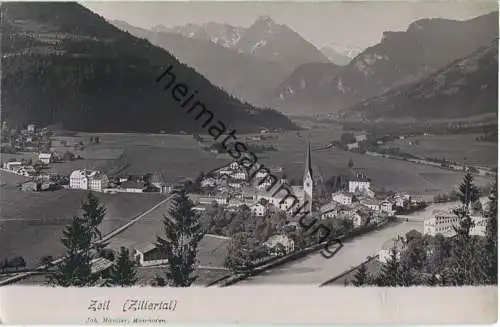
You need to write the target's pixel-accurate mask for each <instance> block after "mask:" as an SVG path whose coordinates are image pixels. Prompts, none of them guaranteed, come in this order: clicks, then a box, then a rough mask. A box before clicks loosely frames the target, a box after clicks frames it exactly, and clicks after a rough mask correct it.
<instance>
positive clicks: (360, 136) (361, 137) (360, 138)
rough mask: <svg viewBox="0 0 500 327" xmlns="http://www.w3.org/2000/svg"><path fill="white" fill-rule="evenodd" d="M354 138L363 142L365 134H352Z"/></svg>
mask: <svg viewBox="0 0 500 327" xmlns="http://www.w3.org/2000/svg"><path fill="white" fill-rule="evenodd" d="M354 137H355V138H356V142H363V141H366V134H360V135H356V136H354Z"/></svg>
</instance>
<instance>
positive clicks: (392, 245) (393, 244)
mask: <svg viewBox="0 0 500 327" xmlns="http://www.w3.org/2000/svg"><path fill="white" fill-rule="evenodd" d="M393 249H395V250H396V258H397V259H398V260H399V258H400V257H401V253H402V252H403V251H404V249H405V244H404V240H403V239H402V238H401V237H398V238H392V239H390V240H388V241H386V242H385V243H384V244H382V248H381V249H380V251H379V252H378V261H379V262H381V263H386V262H388V261H389V259H390V258H391V256H392V251H393Z"/></svg>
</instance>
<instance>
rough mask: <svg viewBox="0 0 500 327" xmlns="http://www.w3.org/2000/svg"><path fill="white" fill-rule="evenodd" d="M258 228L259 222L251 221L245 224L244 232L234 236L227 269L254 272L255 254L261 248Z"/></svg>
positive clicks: (229, 249)
mask: <svg viewBox="0 0 500 327" xmlns="http://www.w3.org/2000/svg"><path fill="white" fill-rule="evenodd" d="M253 218H255V217H253ZM256 228H257V221H256V220H255V219H251V220H248V221H246V222H245V223H244V225H243V230H242V231H240V232H238V233H236V234H234V235H233V236H232V238H231V243H230V245H229V248H228V251H227V254H226V260H225V265H226V267H227V268H228V269H230V270H231V271H233V272H235V273H250V272H251V271H252V270H253V267H254V260H255V259H256V257H255V253H256V250H257V247H258V246H259V241H258V239H257V237H256Z"/></svg>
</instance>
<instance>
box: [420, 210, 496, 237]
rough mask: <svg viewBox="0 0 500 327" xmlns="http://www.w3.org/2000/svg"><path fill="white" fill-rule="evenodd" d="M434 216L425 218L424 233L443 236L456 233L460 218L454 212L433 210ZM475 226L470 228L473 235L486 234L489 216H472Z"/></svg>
mask: <svg viewBox="0 0 500 327" xmlns="http://www.w3.org/2000/svg"><path fill="white" fill-rule="evenodd" d="M432 214H433V216H432V217H428V218H426V219H425V220H424V234H428V235H431V236H435V235H437V234H442V235H443V236H446V237H450V236H453V235H455V234H456V232H455V228H457V227H458V226H459V222H460V218H459V217H458V216H456V215H455V214H454V213H452V212H449V211H438V210H434V211H433V213H432ZM471 218H472V222H473V223H474V226H473V227H472V228H471V230H470V234H471V235H482V236H484V235H485V234H486V224H487V222H488V218H485V217H482V216H472V217H471Z"/></svg>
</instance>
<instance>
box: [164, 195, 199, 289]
mask: <svg viewBox="0 0 500 327" xmlns="http://www.w3.org/2000/svg"><path fill="white" fill-rule="evenodd" d="M172 202H173V203H172V206H171V209H170V210H169V212H168V215H165V216H164V219H163V224H164V230H165V238H161V237H158V238H157V243H156V245H157V246H158V248H159V249H160V250H162V251H164V252H165V253H166V255H167V258H168V268H167V271H166V272H165V275H166V279H167V282H168V284H169V285H170V286H176V287H189V286H190V285H191V284H192V283H193V282H194V281H195V280H196V276H193V273H194V271H195V269H196V255H197V248H198V244H199V243H200V241H201V240H202V238H203V236H204V232H203V230H202V226H201V223H200V219H199V217H198V215H197V214H196V213H195V212H194V211H193V206H194V205H193V203H192V202H191V200H190V199H189V198H188V196H187V193H186V191H185V190H184V189H182V190H180V191H178V192H177V193H176V194H175V197H174V199H173V200H172Z"/></svg>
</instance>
